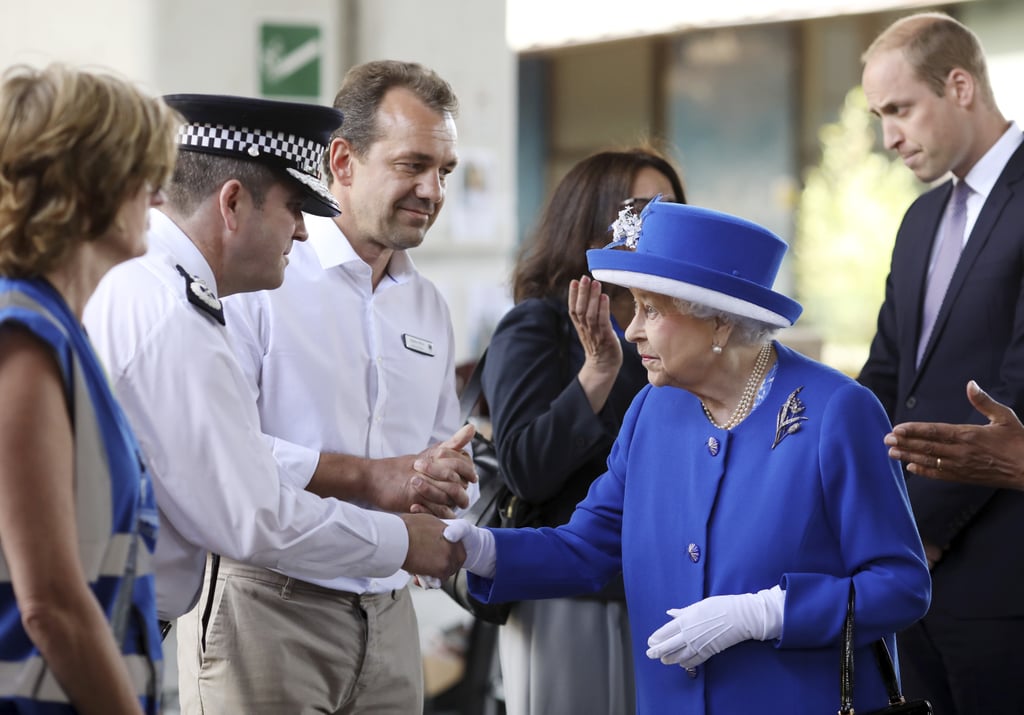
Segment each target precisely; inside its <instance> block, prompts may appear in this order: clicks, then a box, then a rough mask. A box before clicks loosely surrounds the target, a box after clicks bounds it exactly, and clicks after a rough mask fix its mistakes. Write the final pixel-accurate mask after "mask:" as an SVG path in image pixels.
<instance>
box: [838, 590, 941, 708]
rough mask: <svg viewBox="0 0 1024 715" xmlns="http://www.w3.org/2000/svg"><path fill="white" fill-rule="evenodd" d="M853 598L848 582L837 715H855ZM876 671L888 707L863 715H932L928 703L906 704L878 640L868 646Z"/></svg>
mask: <svg viewBox="0 0 1024 715" xmlns="http://www.w3.org/2000/svg"><path fill="white" fill-rule="evenodd" d="M855 600H856V596H855V593H854V588H853V582H852V581H851V582H850V598H849V601H848V602H847V604H846V620H845V621H843V644H842V653H841V660H840V667H839V674H840V686H839V715H854V711H853V606H854V601H855ZM871 650H872V652H873V653H874V656H875V662H876V663H877V665H878V670H879V672H880V673H881V674H882V680H883V681H884V682H885V689H886V691H887V692H888V694H889V705H888V706H887V707H884V708H881V709H880V710H872V711H871V712H869V713H866V714H865V715H933V713H932V704H931V703H929V702H928V701H927V700H909V701H908V700H907V699H906V698H904V697H903V694H902V693H901V692H900V684H899V681H898V680H896V669H895V668H894V667H893V664H892V658H891V657H890V656H889V649H888V648H887V647H886V646H885V641H884V640H882V639H878V640H877V641H875V642H874V643H872V644H871Z"/></svg>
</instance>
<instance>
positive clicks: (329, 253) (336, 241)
mask: <svg viewBox="0 0 1024 715" xmlns="http://www.w3.org/2000/svg"><path fill="white" fill-rule="evenodd" d="M303 219H304V220H305V223H306V230H307V231H308V232H309V238H308V239H307V240H308V242H309V245H310V246H311V247H312V249H313V252H314V253H316V257H317V259H318V260H319V261H320V266H321V268H323V269H324V270H325V271H326V270H329V269H331V268H334V267H335V266H345V265H347V264H351V263H354V262H356V261H358V262H360V263H363V265H365V263H364V262H363V259H361V258H360V257H359V255H358V254H357V253H356V251H355V249H354V248H352V244H351V243H350V242H349V240H348V237H347V236H345V234H344V233H343V232H342V230H341V227H340V226H338V224H337V222H336V221H335V220H334V219H333V218H329V217H325V216H311V215H309V214H304V215H303ZM415 272H416V266H415V265H414V264H413V262H412V258H410V257H409V252H408V251H395V252H394V253H392V254H391V260H390V261H389V262H388V271H387V274H388V276H389V277H390V278H391V279H392V280H393V281H394V282H396V283H404V282H405V281H406V280H408V279H409V278H410V277H411V276H412V275H413V274H414V273H415Z"/></svg>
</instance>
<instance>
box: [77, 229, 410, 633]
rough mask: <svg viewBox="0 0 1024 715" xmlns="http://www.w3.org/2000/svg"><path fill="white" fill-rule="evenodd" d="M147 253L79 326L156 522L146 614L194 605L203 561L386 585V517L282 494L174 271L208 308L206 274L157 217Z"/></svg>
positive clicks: (254, 416)
mask: <svg viewBox="0 0 1024 715" xmlns="http://www.w3.org/2000/svg"><path fill="white" fill-rule="evenodd" d="M150 220H151V228H150V232H149V246H150V247H149V252H148V253H147V254H146V255H145V256H143V257H141V258H137V259H135V260H132V261H128V262H127V263H123V264H121V265H120V266H118V267H116V268H114V269H113V270H111V271H110V272H109V273H108V274H107V275H106V277H105V278H104V279H103V281H102V282H101V283H100V285H99V287H98V289H97V290H96V293H95V294H94V295H93V297H92V299H91V300H90V301H89V303H88V305H87V306H86V311H85V318H84V322H85V325H86V328H87V329H88V331H89V334H90V337H91V339H92V341H93V344H94V346H95V348H96V351H97V353H99V355H100V357H101V359H102V360H103V362H104V363H105V365H106V367H107V370H108V372H109V374H110V378H111V382H112V384H113V388H114V393H115V394H116V395H117V397H118V399H119V400H120V401H121V404H122V405H123V406H124V409H125V411H126V412H127V414H128V417H129V420H130V421H131V424H132V427H133V428H134V430H135V433H136V435H137V436H138V439H139V442H140V444H141V446H142V450H143V452H144V454H145V456H146V459H147V460H148V463H149V467H150V469H151V470H152V472H153V477H154V485H155V489H156V496H157V504H158V506H159V509H160V516H161V524H160V538H159V540H158V542H157V547H156V552H155V554H154V557H153V558H154V570H155V571H156V585H157V610H158V612H159V614H160V617H161V618H165V619H171V618H176V617H177V616H179V615H181V614H183V613H185V612H186V611H188V610H189V609H190V608H191V607H192V606H193V604H195V602H196V600H197V599H198V596H199V591H200V589H201V586H202V581H203V569H204V565H205V560H206V554H207V551H213V552H215V553H219V554H222V555H224V556H227V557H230V558H232V559H236V560H239V561H246V562H249V563H252V564H256V565H259V566H265V567H271V568H272V567H277V566H280V565H282V564H284V563H287V564H288V567H289V569H290V570H291V571H292V572H293V573H294V574H295V575H296V576H301V578H304V579H316V578H319V579H329V578H331V577H332V576H336V575H337V574H339V573H347V574H348V573H353V572H357V573H359V574H361V575H365V576H385V575H388V574H392V573H394V571H395V570H396V569H397V568H400V567H401V564H402V563H403V562H404V561H405V556H406V552H407V550H408V534H407V531H406V529H405V525H404V524H403V523H402V522H401V520H400V519H399V518H397V517H396V516H394V515H391V514H384V513H381V512H374V511H369V510H365V509H359V508H358V507H355V506H353V505H351V504H347V503H345V502H341V501H338V500H337V499H321V498H319V497H317V496H316V495H314V494H312V493H309V492H306V491H304V490H303V489H302V488H301V487H298V486H295V485H294V484H292V483H290V482H285V481H283V480H282V479H281V478H280V477H279V475H278V469H277V464H276V462H275V460H274V457H273V455H272V454H271V453H270V450H269V449H267V447H266V444H265V443H264V441H263V436H262V434H261V432H260V423H259V415H258V413H257V411H256V403H255V401H254V399H253V395H252V390H251V388H250V386H249V382H248V381H247V379H246V376H245V375H244V374H243V373H242V371H241V369H240V368H239V365H238V362H237V360H236V359H235V356H234V353H233V350H232V348H231V345H230V338H229V336H228V333H227V330H226V329H225V328H224V326H222V325H221V324H220V323H219V322H217V320H215V319H214V318H213V316H211V315H210V314H208V313H206V312H204V311H202V310H200V309H199V308H197V307H196V306H195V305H193V304H191V303H190V302H189V301H188V299H187V295H186V281H185V278H184V277H183V276H182V275H181V274H180V273H179V272H178V270H177V268H176V265H181V266H182V267H184V268H185V270H186V271H188V273H189V274H191V275H194V276H197V277H198V278H200V279H201V280H202V281H204V282H205V283H206V285H207V286H208V287H209V288H210V289H211V290H212V291H213V294H214V295H215V294H216V291H217V286H216V283H215V281H214V277H213V273H212V271H211V270H210V267H209V265H208V264H207V263H206V260H205V259H204V258H203V256H202V254H201V253H200V252H199V251H198V249H197V248H196V247H195V245H194V244H193V243H192V242H191V241H190V240H189V239H188V237H187V236H186V235H185V234H184V233H182V231H181V230H180V229H179V228H178V227H177V226H176V225H175V224H174V223H173V222H172V221H171V220H170V219H169V218H168V217H167V216H165V215H164V214H163V213H161V212H160V211H156V210H153V211H150Z"/></svg>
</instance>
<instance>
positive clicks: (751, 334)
mask: <svg viewBox="0 0 1024 715" xmlns="http://www.w3.org/2000/svg"><path fill="white" fill-rule="evenodd" d="M672 303H673V305H675V307H676V308H677V309H678V310H679V312H680V313H683V314H684V315H690V316H693V317H694V318H697V319H698V320H719V321H721V322H723V323H729V324H730V325H732V337H731V339H732V340H735V341H737V342H739V343H741V344H743V345H758V344H760V343H763V342H765V341H767V340H771V339H773V338H774V337H775V334H776V333H778V332H779V329H778V328H776V327H775V326H774V325H770V324H768V323H765V322H762V321H760V320H755V319H754V318H747V317H744V316H742V315H736V314H735V313H727V312H726V311H724V310H718V309H717V308H712V307H710V306H707V305H703V304H702V303H693V302H691V301H688V300H683V299H682V298H672Z"/></svg>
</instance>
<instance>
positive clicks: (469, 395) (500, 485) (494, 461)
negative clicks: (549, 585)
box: [441, 350, 539, 626]
mask: <svg viewBox="0 0 1024 715" xmlns="http://www.w3.org/2000/svg"><path fill="white" fill-rule="evenodd" d="M486 357H487V351H486V350H485V351H484V353H483V355H481V356H480V360H479V361H477V364H476V366H475V367H474V369H473V374H472V375H470V377H469V380H468V381H467V382H466V386H465V387H464V388H462V394H461V395H460V396H459V407H460V409H461V411H462V420H463V422H467V421H469V418H470V415H471V414H472V412H473V409H474V408H475V407H476V405H477V403H478V402H479V401H480V396H481V394H482V389H481V386H480V375H481V373H482V371H483V365H484V359H485V358H486ZM473 465H474V466H475V467H476V473H477V477H478V478H479V482H478V483H479V485H480V498H479V499H477V500H476V501H475V502H474V503H473V505H472V506H470V507H469V509H468V510H466V512H465V513H464V514H463V515H462V518H463V519H466V520H468V521H470V522H472V523H473V524H475V525H476V526H480V527H503V528H515V527H520V526H535V525H537V524H538V523H539V518H538V517H539V509H538V508H537V507H536V506H534V505H532V504H529V503H527V502H524V501H523V500H521V499H519V498H518V497H517V496H516V495H515V494H513V493H512V491H511V490H510V489H509V488H508V485H507V484H506V483H505V479H504V477H502V476H501V467H500V465H499V464H498V453H497V450H496V449H495V447H494V443H493V442H492V441H491V440H490V439H488V438H487V437H485V436H483V435H482V434H480V433H479V432H477V433H476V435H474V437H473ZM441 589H442V590H443V591H444V592H445V593H447V594H448V595H449V596H450V597H451V598H452V600H453V601H455V602H456V603H457V604H459V605H460V606H462V607H463V608H464V609H466V610H467V611H469V612H470V613H471V614H473V616H474V617H475V618H477V619H479V620H481V621H486V622H487V623H494V624H496V625H499V626H500V625H504V624H505V621H507V620H508V614H509V611H510V610H511V609H512V606H514V605H515V604H514V603H513V602H507V603H481V602H480V601H478V600H477V599H475V598H473V597H472V596H471V595H470V594H469V586H468V584H467V583H466V571H465V570H464V569H459V570H458V571H457V572H456V573H455V575H454V576H451V577H449V578H447V579H445V580H444V581H443V582H442V583H441Z"/></svg>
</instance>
